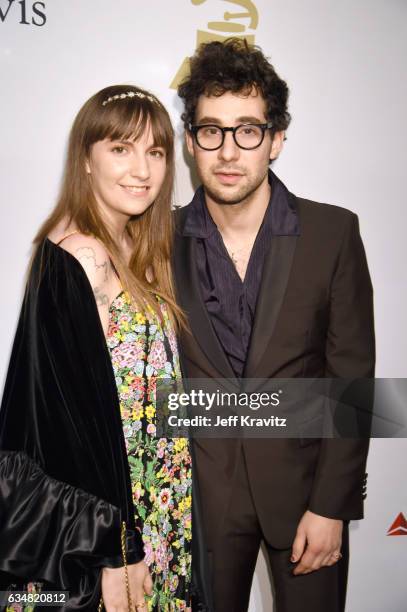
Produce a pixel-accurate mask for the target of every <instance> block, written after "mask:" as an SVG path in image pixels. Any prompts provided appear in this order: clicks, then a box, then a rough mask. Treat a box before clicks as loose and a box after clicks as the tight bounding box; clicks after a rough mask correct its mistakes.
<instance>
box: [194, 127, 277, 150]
mask: <svg viewBox="0 0 407 612" xmlns="http://www.w3.org/2000/svg"><path fill="white" fill-rule="evenodd" d="M272 126H273V123H272V121H269V122H268V123H242V124H241V125H237V126H236V127H220V126H219V125H212V124H205V125H192V124H189V131H190V132H191V133H192V134H193V136H194V138H195V141H196V143H197V145H198V146H200V147H201V149H205V151H216V149H220V148H221V146H222V145H223V143H224V142H225V133H226V132H232V134H233V140H234V141H235V143H236V144H237V146H238V147H240V149H246V150H250V149H257V147H259V146H260V145H261V143H262V142H263V140H264V134H265V132H266V130H269V129H270V128H271V127H272Z"/></svg>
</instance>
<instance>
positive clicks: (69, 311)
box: [0, 239, 144, 610]
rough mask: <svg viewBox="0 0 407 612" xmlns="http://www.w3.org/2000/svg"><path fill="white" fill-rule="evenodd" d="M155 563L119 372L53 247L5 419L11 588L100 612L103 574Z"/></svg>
mask: <svg viewBox="0 0 407 612" xmlns="http://www.w3.org/2000/svg"><path fill="white" fill-rule="evenodd" d="M122 521H124V522H125V523H126V527H127V560H128V562H129V563H135V562H137V561H139V560H141V559H142V558H143V556H144V553H143V546H142V539H141V535H140V533H139V532H138V531H137V530H136V528H135V522H134V515H133V504H132V495H131V485H130V476H129V469H128V463H127V456H126V450H125V443H124V437H123V431H122V424H121V418H120V409H119V400H118V396H117V390H116V384H115V380H114V374H113V369H112V365H111V361H110V357H109V353H108V349H107V346H106V341H105V337H104V334H103V329H102V326H101V323H100V319H99V314H98V311H97V306H96V303H95V300H94V296H93V292H92V288H91V286H90V283H89V281H88V279H87V276H86V274H85V272H84V270H83V268H82V266H81V264H80V263H79V262H78V261H77V260H76V259H75V258H74V257H73V256H72V255H71V254H69V253H68V252H66V251H65V250H63V249H62V248H60V247H58V246H56V245H55V244H53V243H52V242H50V241H49V240H48V239H46V240H45V241H44V242H43V243H42V244H41V245H39V247H38V249H37V252H36V255H35V257H34V260H33V264H32V267H31V271H30V274H29V278H28V282H27V287H26V291H25V296H24V301H23V305H22V309H21V314H20V318H19V322H18V326H17V332H16V336H15V340H14V345H13V349H12V354H11V359H10V365H9V370H8V374H7V378H6V384H5V389H4V394H3V400H2V406H1V411H0V576H1V583H2V585H3V587H4V586H5V585H6V584H7V583H10V582H14V581H16V580H17V579H19V580H20V581H21V579H22V580H25V581H27V580H38V581H44V582H45V583H46V584H47V585H51V586H52V587H53V588H55V589H65V590H68V591H69V592H70V601H69V606H68V609H78V610H79V609H83V610H85V609H87V610H89V609H92V608H93V606H95V607H97V602H98V600H99V597H100V584H99V579H100V571H101V568H102V567H103V566H112V567H115V566H120V565H122V555H121V545H120V542H121V540H120V534H121V524H122Z"/></svg>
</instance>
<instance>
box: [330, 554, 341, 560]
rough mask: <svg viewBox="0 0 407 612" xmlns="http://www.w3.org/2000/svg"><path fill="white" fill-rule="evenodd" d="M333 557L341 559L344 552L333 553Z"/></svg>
mask: <svg viewBox="0 0 407 612" xmlns="http://www.w3.org/2000/svg"><path fill="white" fill-rule="evenodd" d="M331 557H333V558H334V559H336V560H337V561H339V559H342V553H340V552H336V553H332V555H331Z"/></svg>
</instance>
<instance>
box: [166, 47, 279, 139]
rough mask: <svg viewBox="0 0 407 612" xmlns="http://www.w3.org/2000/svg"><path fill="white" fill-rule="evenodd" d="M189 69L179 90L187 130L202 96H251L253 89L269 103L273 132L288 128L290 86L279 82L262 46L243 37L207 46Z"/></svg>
mask: <svg viewBox="0 0 407 612" xmlns="http://www.w3.org/2000/svg"><path fill="white" fill-rule="evenodd" d="M190 69H191V70H190V74H189V76H188V77H187V78H186V79H184V81H183V82H182V83H181V85H180V86H179V87H178V95H179V96H180V98H182V99H183V101H184V105H185V110H184V112H183V114H182V116H181V118H182V120H183V122H184V126H185V128H186V129H189V124H193V123H194V120H195V110H196V106H197V103H198V98H199V96H201V95H202V94H205V95H209V96H221V95H222V94H224V93H225V92H227V91H230V92H233V93H237V92H238V93H241V94H243V95H249V94H250V92H251V91H252V89H253V87H254V88H256V89H257V91H258V92H260V93H261V94H262V96H263V98H264V99H265V101H266V108H267V119H268V120H269V121H272V122H273V128H272V131H273V133H274V132H278V131H280V130H286V129H287V128H288V125H289V123H290V120H291V117H290V114H289V112H288V111H287V103H288V94H289V91H288V87H287V83H286V82H285V81H283V80H282V79H280V77H279V76H278V74H277V73H276V71H275V70H274V68H273V66H272V65H271V64H270V63H269V62H268V61H267V58H266V57H265V56H264V54H263V52H262V51H261V49H260V48H259V47H256V46H254V45H249V44H248V42H247V41H246V40H245V39H241V38H228V39H227V40H225V41H224V42H217V41H216V42H210V43H204V44H202V45H200V47H199V48H198V49H197V51H196V52H195V55H193V56H192V57H191V58H190Z"/></svg>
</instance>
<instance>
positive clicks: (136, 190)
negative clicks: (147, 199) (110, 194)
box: [120, 185, 150, 197]
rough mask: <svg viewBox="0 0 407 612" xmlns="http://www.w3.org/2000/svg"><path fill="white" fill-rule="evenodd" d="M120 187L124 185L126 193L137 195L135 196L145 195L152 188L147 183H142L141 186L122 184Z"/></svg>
mask: <svg viewBox="0 0 407 612" xmlns="http://www.w3.org/2000/svg"><path fill="white" fill-rule="evenodd" d="M120 187H122V189H124V190H125V191H126V193H129V194H130V195H132V196H135V197H140V196H143V195H145V194H146V193H147V192H148V190H149V189H150V187H149V186H147V185H140V186H136V185H120Z"/></svg>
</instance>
